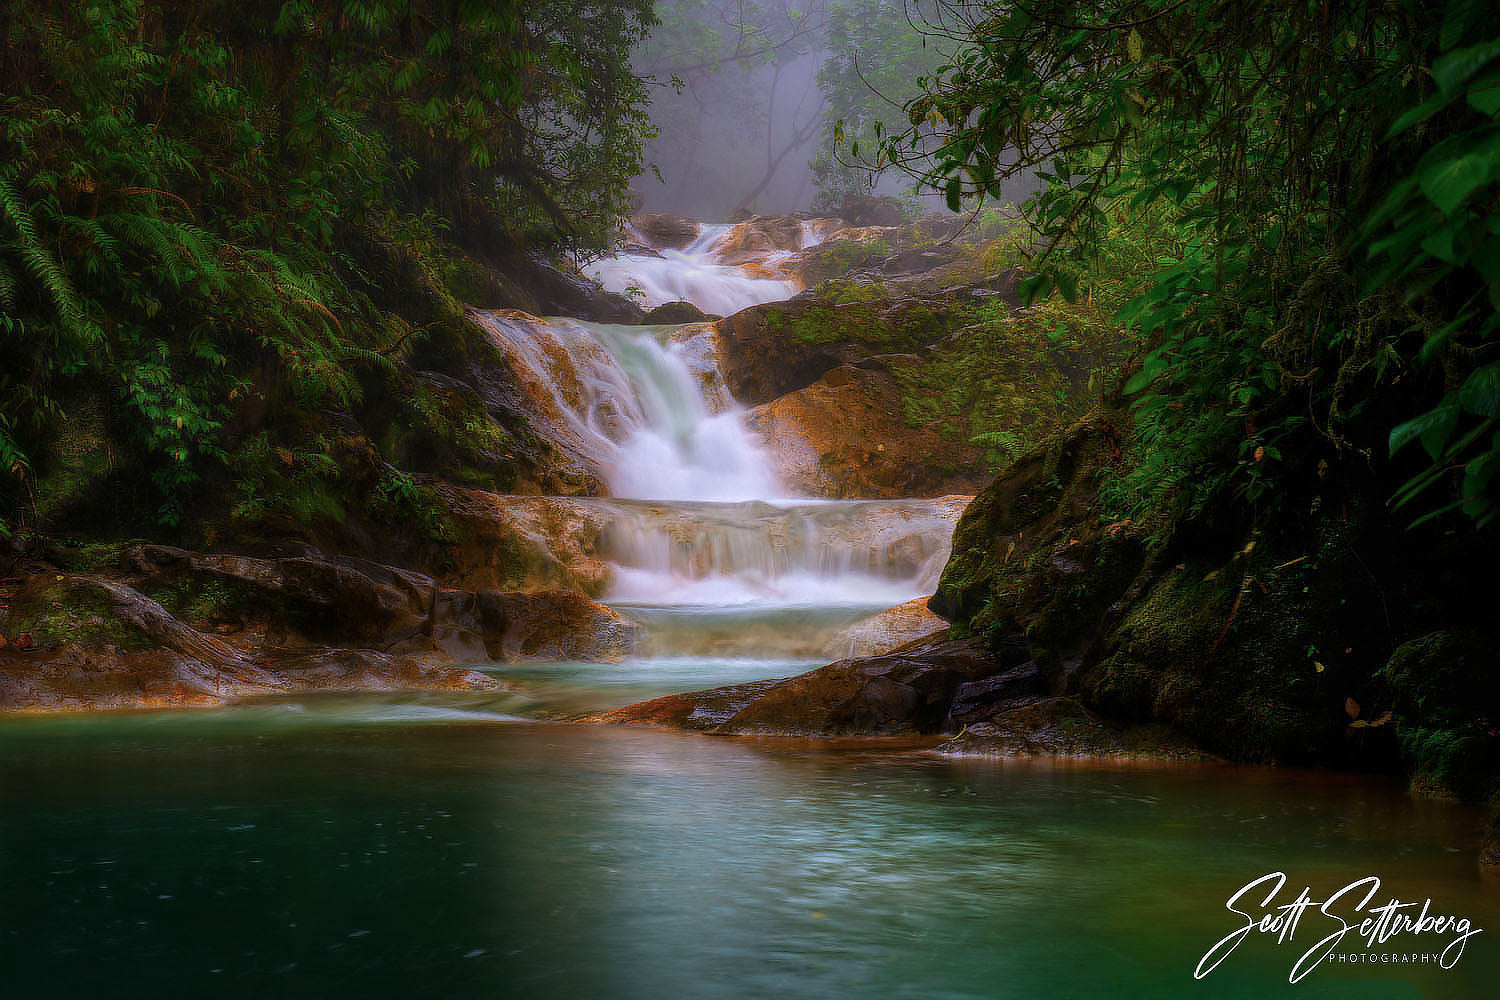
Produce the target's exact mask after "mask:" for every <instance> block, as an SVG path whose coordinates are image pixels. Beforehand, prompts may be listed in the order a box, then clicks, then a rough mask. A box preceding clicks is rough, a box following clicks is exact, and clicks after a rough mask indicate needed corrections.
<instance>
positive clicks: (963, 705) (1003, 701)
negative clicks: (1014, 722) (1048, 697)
mask: <svg viewBox="0 0 1500 1000" xmlns="http://www.w3.org/2000/svg"><path fill="white" fill-rule="evenodd" d="M1046 691H1047V682H1046V679H1045V678H1043V677H1042V672H1041V671H1040V670H1038V669H1037V665H1036V662H1035V661H1033V660H1027V661H1026V662H1025V663H1023V664H1021V665H1020V666H1018V667H1012V668H1011V669H1009V670H1007V671H1005V672H1004V673H1003V674H996V675H995V676H994V677H986V678H984V679H983V680H978V681H969V682H968V683H966V684H960V685H959V687H958V691H957V692H955V693H954V695H953V704H952V705H951V706H950V707H949V709H948V721H949V724H950V727H951V728H957V727H958V726H965V725H968V724H969V723H971V722H978V721H980V720H981V719H985V718H988V717H989V716H992V715H994V714H995V712H996V711H997V710H998V709H999V708H1001V707H1005V706H1007V705H1009V704H1010V703H1013V702H1015V701H1016V700H1017V699H1022V698H1027V697H1028V696H1032V695H1041V694H1045V693H1046Z"/></svg>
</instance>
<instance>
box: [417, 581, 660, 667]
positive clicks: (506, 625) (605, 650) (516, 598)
mask: <svg viewBox="0 0 1500 1000" xmlns="http://www.w3.org/2000/svg"><path fill="white" fill-rule="evenodd" d="M429 634H430V636H431V640H432V642H433V643H434V644H435V645H436V646H437V648H439V649H441V650H442V651H443V652H445V653H447V654H448V655H449V656H451V657H452V658H453V659H455V660H459V661H465V660H468V661H480V660H496V661H500V662H503V663H514V662H517V661H522V660H546V661H552V662H557V661H566V660H587V661H591V662H602V663H614V662H618V661H620V660H622V659H624V658H625V657H626V656H629V655H630V654H631V653H633V652H634V651H635V650H636V648H637V647H638V646H639V645H640V643H641V639H642V630H641V627H640V626H639V625H638V624H636V623H635V622H633V621H630V620H629V619H627V618H624V617H622V616H621V615H620V614H619V613H618V612H616V611H614V610H613V609H611V608H607V607H605V606H604V605H602V604H598V603H596V602H594V601H591V600H589V599H588V598H586V597H584V596H583V595H581V594H577V593H574V592H573V591H571V590H552V591H546V592H544V593H539V594H521V593H507V592H503V591H498V590H484V591H480V592H478V593H468V592H465V591H442V592H441V593H439V595H438V597H437V600H436V602H435V604H434V612H433V624H432V627H431V629H430V633H429Z"/></svg>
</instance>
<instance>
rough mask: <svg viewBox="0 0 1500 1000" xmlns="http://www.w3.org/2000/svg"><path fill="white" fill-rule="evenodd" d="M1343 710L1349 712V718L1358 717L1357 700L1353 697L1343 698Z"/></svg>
mask: <svg viewBox="0 0 1500 1000" xmlns="http://www.w3.org/2000/svg"><path fill="white" fill-rule="evenodd" d="M1344 711H1345V712H1348V713H1349V718H1351V719H1357V718H1359V702H1357V701H1355V700H1354V699H1353V698H1345V699H1344Z"/></svg>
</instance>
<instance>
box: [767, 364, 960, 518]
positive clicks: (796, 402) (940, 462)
mask: <svg viewBox="0 0 1500 1000" xmlns="http://www.w3.org/2000/svg"><path fill="white" fill-rule="evenodd" d="M747 423H748V424H749V427H750V429H751V430H753V431H754V432H755V433H756V434H757V435H758V436H759V437H760V439H761V441H762V442H763V443H764V445H765V447H766V450H767V451H768V452H769V453H770V454H771V456H772V459H773V460H774V461H775V463H776V466H777V469H778V471H779V472H780V474H781V476H782V479H783V481H784V482H786V483H787V484H788V485H789V486H791V487H793V488H794V489H796V490H798V491H800V492H803V493H806V494H807V495H809V496H818V497H833V498H846V497H905V496H943V495H948V494H960V493H961V494H972V493H975V492H978V491H979V490H980V489H982V488H983V487H984V485H985V484H986V483H987V482H988V481H989V478H990V474H989V471H988V468H987V466H986V464H985V461H984V453H983V452H982V451H981V450H980V449H979V448H977V447H975V446H974V445H972V444H969V443H968V442H967V441H963V440H959V441H952V440H949V439H947V438H946V437H944V435H943V433H942V430H941V427H939V426H921V427H915V428H914V427H911V426H910V425H909V423H908V421H907V420H906V418H905V415H904V414H903V412H902V409H901V387H900V385H899V384H898V383H897V381H896V379H895V378H894V377H893V376H892V375H891V374H890V372H889V371H886V370H883V369H881V368H876V367H873V364H872V367H855V366H853V365H845V366H843V367H840V368H836V369H834V370H833V371H831V372H829V373H828V374H826V375H824V376H823V377H822V378H821V379H819V380H818V381H817V382H815V383H813V384H812V385H810V386H808V387H806V388H805V389H800V390H797V391H795V392H791V393H788V394H786V395H784V396H781V397H780V398H778V399H775V400H772V401H771V402H769V403H766V404H764V405H762V406H758V407H756V408H754V409H753V410H751V411H750V413H749V415H748V417H747Z"/></svg>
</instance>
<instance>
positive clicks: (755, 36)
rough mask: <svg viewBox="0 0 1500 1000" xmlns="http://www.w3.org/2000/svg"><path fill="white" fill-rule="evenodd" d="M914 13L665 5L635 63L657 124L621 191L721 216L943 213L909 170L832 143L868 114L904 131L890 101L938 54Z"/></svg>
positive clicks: (865, 7)
mask: <svg viewBox="0 0 1500 1000" xmlns="http://www.w3.org/2000/svg"><path fill="white" fill-rule="evenodd" d="M915 11H916V6H915V5H912V4H909V3H905V4H904V3H902V2H900V0H896V2H891V0H863V2H855V3H844V4H838V5H834V4H827V3H821V2H820V3H814V4H812V5H810V6H807V5H803V6H800V7H799V6H797V5H794V4H791V3H786V2H772V3H768V4H759V5H755V4H751V5H744V4H740V3H737V2H730V0H706V2H694V0H666V2H664V3H663V4H662V5H660V7H659V13H660V16H661V18H662V24H661V25H659V26H658V27H657V28H656V29H655V31H654V32H653V34H652V35H651V36H650V37H649V38H647V39H646V41H645V42H644V43H643V44H642V46H641V47H640V49H639V50H638V51H637V54H636V59H635V63H636V69H637V72H640V73H641V74H642V75H643V76H644V77H646V78H647V80H648V82H649V83H650V90H651V97H652V103H651V109H650V115H651V121H652V125H653V126H654V128H655V129H656V136H655V138H653V139H652V140H651V141H650V142H649V143H648V144H647V146H646V163H647V165H648V166H647V169H646V171H645V172H643V173H642V174H641V175H640V176H638V177H637V178H636V180H635V182H634V184H633V190H634V192H635V194H636V196H637V198H638V200H639V205H640V209H641V210H642V211H645V212H674V213H681V214H685V215H690V216H694V217H697V218H703V219H725V218H728V217H729V216H730V215H731V214H734V213H736V212H741V213H743V212H751V213H771V212H794V211H802V210H809V209H813V208H819V209H825V210H827V209H832V208H834V207H836V206H837V205H838V204H839V203H840V202H841V201H842V200H843V199H844V198H845V197H847V196H849V195H850V194H856V193H858V194H871V193H874V194H886V195H896V196H901V197H903V198H904V199H905V200H906V201H907V202H908V203H909V207H910V208H911V209H913V210H915V209H918V208H920V210H923V211H930V210H937V209H942V200H941V198H939V197H938V196H937V195H935V194H933V193H931V192H927V193H925V194H923V195H921V196H918V195H917V194H916V186H917V185H916V182H915V180H914V179H913V178H912V177H910V176H907V175H905V174H902V173H900V172H899V171H895V170H886V171H884V172H883V173H881V174H878V175H877V174H875V173H874V172H873V171H870V170H868V169H862V168H861V167H859V166H848V165H846V163H841V162H840V161H841V160H842V161H847V160H848V153H849V151H848V148H847V146H845V147H843V148H841V149H837V150H836V149H835V147H834V144H833V143H832V141H831V128H832V126H833V124H834V123H835V122H838V121H840V120H849V121H850V122H852V123H853V125H852V126H851V127H850V134H851V136H858V135H859V134H860V133H859V131H858V129H859V128H860V127H861V126H862V127H864V128H865V129H866V130H867V129H868V127H869V125H870V124H871V123H872V122H874V121H877V120H879V121H882V122H883V123H884V124H885V125H886V127H887V128H889V127H891V126H893V125H894V126H897V127H899V126H900V125H901V124H903V115H902V113H901V112H900V107H899V106H900V105H901V104H902V103H904V102H905V101H906V100H909V99H910V98H911V97H913V96H915V94H916V91H917V87H916V79H917V77H918V76H919V75H921V74H922V73H924V72H931V71H932V69H933V68H935V67H936V66H937V65H938V63H939V62H940V60H941V59H942V58H944V55H943V52H942V50H941V49H940V48H939V47H938V45H937V41H938V40H937V38H936V37H932V38H928V37H925V36H924V35H923V34H922V33H921V31H920V30H919V29H918V25H919V24H920V23H921V22H920V20H919V19H915V18H913V17H911V15H912V14H913V13H914V12H915ZM914 21H915V23H914ZM867 81H870V82H868V83H867Z"/></svg>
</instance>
